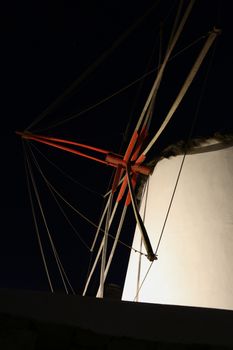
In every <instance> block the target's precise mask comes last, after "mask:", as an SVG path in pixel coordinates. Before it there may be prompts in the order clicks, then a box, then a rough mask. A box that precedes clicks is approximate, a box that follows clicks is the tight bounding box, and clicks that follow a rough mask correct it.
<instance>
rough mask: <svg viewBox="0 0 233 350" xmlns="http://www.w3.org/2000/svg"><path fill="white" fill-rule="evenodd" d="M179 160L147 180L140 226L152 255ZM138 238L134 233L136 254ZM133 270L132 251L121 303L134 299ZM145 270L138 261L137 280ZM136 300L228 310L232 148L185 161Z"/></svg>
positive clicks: (232, 272)
mask: <svg viewBox="0 0 233 350" xmlns="http://www.w3.org/2000/svg"><path fill="white" fill-rule="evenodd" d="M181 161H182V156H176V157H172V158H170V159H163V160H162V161H160V162H159V163H158V164H157V165H156V167H155V169H154V172H153V175H152V176H151V178H150V185H149V195H148V201H147V209H146V219H145V226H146V228H147V232H148V234H149V237H150V240H151V243H152V246H153V248H154V250H155V249H156V245H157V242H158V238H159V235H160V232H161V229H162V226H163V223H164V219H165V215H166V211H167V208H168V205H169V201H170V198H171V196H172V191H173V189H174V185H175V182H176V178H177V174H178V171H179V168H180V164H181ZM143 207H144V202H143V203H142V210H143ZM140 239H141V236H140V232H139V231H138V230H136V233H135V237H134V241H133V246H134V247H135V248H137V249H139V247H140ZM138 265H139V254H136V253H135V252H133V251H132V253H131V256H130V261H129V266H128V271H127V276H126V281H125V286H124V292H123V300H134V298H135V295H136V289H137V274H138ZM149 265H150V262H149V261H148V260H147V258H145V257H142V266H141V274H140V276H141V277H140V278H141V281H142V279H143V277H144V275H145V272H146V271H147V269H148V267H149ZM139 301H142V302H151V303H161V304H176V305H189V306H201V307H211V308H222V309H232V310H233V147H226V148H222V149H220V150H215V151H212V152H204V153H198V154H192V155H191V154H190V155H187V156H186V159H185V162H184V167H183V170H182V173H181V177H180V181H179V184H178V187H177V190H176V194H175V197H174V201H173V204H172V208H171V211H170V214H169V217H168V221H167V224H166V227H165V230H164V234H163V238H162V241H161V245H160V248H159V250H158V260H157V261H155V262H154V263H153V266H152V268H151V270H150V272H149V274H148V276H147V278H146V280H145V283H144V284H143V286H142V288H141V290H140V293H139Z"/></svg>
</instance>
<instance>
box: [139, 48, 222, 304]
mask: <svg viewBox="0 0 233 350" xmlns="http://www.w3.org/2000/svg"><path fill="white" fill-rule="evenodd" d="M215 50H216V44H215V45H214V49H213V52H212V56H211V59H210V61H209V65H208V68H207V72H206V75H205V79H204V82H203V85H202V88H201V92H200V96H199V99H198V102H197V106H196V110H195V113H194V117H193V121H192V124H191V127H190V130H189V133H188V136H187V139H186V142H185V143H186V145H187V144H188V143H189V141H190V139H191V137H192V134H193V130H194V127H195V124H196V122H197V119H198V115H199V112H200V106H201V102H202V99H203V97H204V91H205V89H206V84H207V80H208V76H209V72H210V68H211V65H212V63H213V57H214V54H215ZM186 156H187V148H186V149H185V152H184V155H183V157H182V161H181V164H180V169H179V172H178V176H177V179H176V183H175V187H174V189H173V193H172V196H171V200H170V203H169V206H168V210H167V213H166V216H165V221H164V224H163V227H162V230H161V233H160V237H159V240H158V243H157V247H156V250H155V254H158V250H159V246H160V243H161V240H162V237H163V234H164V229H165V226H166V222H167V219H168V215H169V213H170V210H171V206H172V203H173V200H174V196H175V192H176V189H177V186H178V182H179V179H180V175H181V171H182V169H183V166H184V161H185V158H186ZM153 262H154V261H152V262H151V264H150V265H149V267H148V269H147V271H146V274H145V276H144V278H143V280H142V282H141V284H140V286H139V287H138V288H137V292H136V295H135V297H134V301H137V300H138V296H139V292H140V290H141V288H142V286H143V284H144V283H145V280H146V278H147V276H148V274H149V272H150V269H151V267H152V265H153Z"/></svg>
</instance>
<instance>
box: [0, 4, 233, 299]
mask: <svg viewBox="0 0 233 350" xmlns="http://www.w3.org/2000/svg"><path fill="white" fill-rule="evenodd" d="M136 3H137V4H136ZM136 3H135V2H134V1H128V2H126V1H124V2H122V1H76V2H73V3H72V4H71V3H70V4H68V2H65V4H62V3H59V4H56V5H54V6H49V5H46V4H44V5H42V4H41V3H39V2H38V3H37V4H35V3H34V2H32V3H31V4H30V5H28V4H27V6H26V5H22V4H21V3H19V2H18V3H17V4H14V3H9V4H8V5H6V7H5V8H4V9H3V10H2V14H1V16H2V18H1V22H2V24H3V30H2V33H3V38H2V42H1V43H2V58H3V63H2V68H3V75H2V76H3V85H2V86H3V90H4V98H3V101H2V102H3V103H2V106H3V113H2V119H1V121H2V137H1V140H2V202H1V209H2V210H1V211H2V230H1V240H2V242H1V252H0V256H1V258H0V259H1V265H0V266H1V267H0V287H2V288H15V289H33V290H48V283H47V280H46V278H45V273H44V270H43V265H42V262H41V258H40V253H39V249H38V245H37V241H36V236H35V230H34V226H33V219H32V214H31V209H30V202H29V196H28V192H27V184H26V174H25V169H24V155H23V148H22V142H21V140H20V138H19V137H18V136H16V135H15V133H14V132H15V130H24V129H25V128H27V127H28V126H29V125H30V124H31V123H32V122H33V121H34V120H35V119H36V118H37V117H38V116H39V115H40V114H41V113H42V112H43V111H44V110H45V109H46V108H47V107H48V106H49V105H50V104H51V103H52V102H53V101H54V100H55V99H56V98H57V97H58V96H59V95H61V94H62V93H63V92H64V91H65V89H67V87H69V86H70V84H72V82H73V81H75V80H76V79H78V83H77V84H76V87H75V89H74V90H73V91H72V93H70V94H68V96H66V98H64V99H62V100H61V101H60V103H59V104H57V105H56V106H55V107H54V108H53V109H51V111H50V112H49V113H48V114H47V115H46V116H45V117H44V118H43V120H41V122H40V123H38V124H36V125H34V127H33V128H32V129H31V131H35V132H39V131H40V130H41V133H43V134H47V135H53V136H57V137H64V138H67V139H73V140H77V141H78V142H83V143H86V144H91V145H94V146H97V147H101V148H105V149H109V150H112V151H114V152H120V151H121V152H123V151H124V150H125V148H126V145H127V140H129V138H130V136H131V133H132V131H133V129H134V127H135V123H136V121H137V119H138V116H139V114H140V112H141V109H142V107H143V104H144V103H145V99H146V96H147V94H148V92H149V89H150V87H151V84H152V81H153V79H154V77H155V73H152V74H150V75H149V76H148V77H147V78H146V79H143V80H141V81H140V82H138V83H137V84H134V85H132V87H130V88H129V89H126V90H125V91H123V92H121V93H119V94H117V95H116V96H114V97H112V98H111V99H109V100H108V101H107V102H105V103H104V104H101V105H100V106H98V107H96V108H94V109H91V110H90V111H88V112H86V113H83V114H80V115H79V116H78V117H76V118H74V119H72V120H70V121H67V122H66V123H61V122H62V121H64V120H65V119H67V118H69V117H70V116H74V115H75V114H79V113H80V112H82V111H83V110H85V109H87V108H89V107H90V106H92V105H95V104H96V103H97V102H99V101H101V100H102V99H104V98H106V97H108V96H110V95H112V94H114V93H115V92H116V91H118V90H120V89H122V88H123V87H125V86H127V85H128V84H130V83H132V82H134V81H135V80H137V79H138V78H140V77H142V76H143V75H144V74H145V73H146V72H149V71H151V70H153V69H154V68H156V66H157V65H158V60H159V52H160V50H159V47H160V44H161V47H162V49H161V54H162V56H163V55H164V52H165V49H166V44H167V41H168V38H169V34H170V32H171V29H172V23H173V21H174V16H175V14H176V11H177V5H178V1H169V0H165V1H149V0H148V1H143V2H136ZM232 10H233V6H232V2H231V1H229V0H223V1H222V0H218V1H217V0H213V1H211V0H203V1H196V4H195V5H194V8H193V11H192V13H191V15H190V18H189V20H188V22H187V24H186V26H185V29H184V32H183V35H182V37H181V39H180V40H179V42H178V45H177V47H176V48H175V50H174V53H176V54H177V53H179V54H178V55H177V56H176V57H175V58H174V59H173V60H172V61H171V62H170V64H169V66H168V68H167V70H166V74H165V76H164V79H163V81H162V84H161V89H160V91H159V95H158V99H157V102H156V105H155V113H154V117H153V121H152V124H151V129H150V135H151V136H153V134H154V133H155V131H156V130H157V129H158V127H159V125H160V123H161V122H162V120H163V118H164V116H165V114H166V112H167V111H168V109H169V106H170V105H171V103H172V102H173V100H174V98H175V97H176V95H177V93H178V91H179V89H180V87H181V84H182V82H183V80H184V78H185V77H186V75H187V73H188V72H189V69H190V68H191V66H192V64H193V62H194V59H195V57H196V56H197V54H198V52H199V51H200V48H201V47H202V45H203V43H204V39H201V40H199V41H198V42H197V43H196V44H195V45H193V46H191V47H190V48H188V49H187V50H185V51H182V53H180V51H181V50H182V49H184V48H187V47H188V46H189V45H190V44H191V43H193V42H195V41H196V40H197V39H199V38H201V37H202V36H204V35H206V33H208V31H210V30H212V28H213V27H214V26H217V27H219V28H221V29H222V34H221V36H220V37H219V38H218V39H217V42H216V45H214V47H213V48H212V49H211V50H210V52H209V54H208V56H207V58H206V60H205V61H204V63H203V65H202V67H201V69H200V72H199V74H198V76H197V77H196V79H195V81H194V83H193V84H192V86H191V88H190V90H189V92H188V93H187V96H186V97H185V99H184V102H183V103H182V105H181V106H180V108H179V110H178V111H177V112H176V114H175V116H174V118H173V120H172V121H171V122H170V123H169V126H168V127H167V129H166V131H165V132H164V134H163V135H162V136H161V137H160V139H159V142H158V144H157V145H156V148H155V149H154V150H153V152H159V150H160V149H162V148H163V147H165V146H166V145H168V144H170V143H172V142H175V141H178V140H180V139H184V138H187V135H188V131H189V129H190V126H191V124H192V121H193V118H194V116H195V115H196V113H197V112H198V113H197V121H196V123H195V128H194V130H193V136H209V135H212V134H213V133H214V132H222V133H226V132H231V131H232V110H231V101H232V89H231V85H232V28H231V22H232V13H233V11H232ZM159 33H161V36H160V34H159ZM160 38H162V39H161V41H160ZM205 81H206V83H205ZM201 96H202V100H201V104H200V107H199V109H198V110H197V105H199V101H200V97H201ZM56 124H57V126H56ZM54 125H55V126H54ZM51 126H53V127H51ZM127 127H128V129H127ZM38 149H39V151H40V152H42V153H43V154H44V155H46V157H48V158H49V160H51V161H53V162H54V163H55V164H56V165H57V166H59V167H60V168H61V169H62V170H63V171H65V172H66V173H67V174H68V175H69V176H70V177H72V178H73V179H75V181H76V182H75V183H74V182H73V181H71V179H70V178H68V177H64V176H63V175H62V174H61V173H60V172H58V171H57V170H56V169H55V168H54V167H53V166H52V165H51V163H48V161H47V160H45V159H44V158H43V156H41V153H39V151H38V150H36V149H35V148H33V150H34V152H35V155H36V157H37V159H38V162H39V163H40V165H41V167H42V169H43V171H44V174H46V176H47V177H48V179H49V180H50V181H51V183H52V184H53V185H54V187H56V188H58V189H59V191H60V192H61V193H62V194H63V195H64V196H65V197H66V198H69V200H70V201H71V203H72V204H74V205H75V206H76V207H77V208H78V209H79V210H80V211H82V212H83V213H84V214H85V215H87V216H88V217H89V218H90V219H91V220H93V221H94V222H96V223H97V222H98V218H99V216H100V214H101V210H102V207H103V199H102V197H101V194H104V193H105V192H106V191H107V189H108V188H109V181H110V177H111V174H112V171H111V169H109V168H106V167H105V166H102V165H98V164H95V163H92V162H91V161H88V160H82V159H78V158H76V157H75V156H73V155H67V154H65V153H63V152H59V151H54V150H51V149H48V148H47V147H44V146H38ZM152 154H153V153H152ZM152 154H150V155H149V157H152ZM34 172H35V178H36V179H37V181H38V182H37V183H38V188H39V191H40V194H41V201H42V203H43V205H44V210H45V212H46V217H48V225H49V227H50V229H51V234H52V236H53V238H54V241H55V243H56V247H57V250H58V252H59V254H60V256H61V260H62V262H63V263H64V267H65V269H66V271H67V274H68V275H69V276H70V279H71V282H72V284H73V286H74V288H75V289H76V291H77V292H78V293H80V291H81V290H82V286H83V283H84V280H85V276H86V273H87V267H88V261H89V257H90V254H89V253H88V251H87V250H86V248H85V247H83V246H82V244H81V243H80V241H79V239H77V237H76V236H75V235H74V233H73V232H72V230H70V228H69V226H68V225H67V224H66V222H65V220H64V219H63V216H62V214H61V213H60V212H59V210H58V207H57V206H56V203H55V202H54V201H53V197H52V196H51V195H50V193H49V192H48V191H47V190H46V186H45V185H44V184H43V181H41V178H40V177H39V175H38V173H37V175H36V171H35V169H34ZM77 182H79V183H81V184H82V185H83V186H87V187H88V188H89V189H92V190H93V191H95V192H98V193H92V192H90V191H87V190H85V189H84V188H83V187H81V186H80V185H78V184H77ZM64 210H65V209H64ZM130 211H131V209H129V219H128V221H127V222H126V224H125V227H124V228H123V232H122V240H123V241H124V242H127V243H129V244H130V242H131V240H132V230H133V226H134V224H133V221H132V213H131V212H130ZM66 213H67V214H68V215H69V217H71V220H72V223H73V224H74V226H75V227H76V228H77V231H78V232H79V233H80V235H81V236H82V237H83V239H85V240H86V242H87V243H88V244H90V242H91V240H92V238H93V235H94V233H95V229H94V228H92V227H91V226H90V225H89V224H86V223H85V222H84V221H83V220H82V219H80V218H78V219H77V218H76V217H74V215H73V214H72V212H71V211H70V210H69V209H67V208H66ZM113 233H114V232H113ZM42 239H43V240H44V244H45V251H46V254H47V257H48V264H49V266H50V269H51V273H52V275H53V281H54V286H55V289H56V290H59V291H60V290H61V289H62V286H61V283H60V282H58V273H57V270H56V267H55V264H54V259H53V258H52V257H51V256H52V255H51V251H50V249H49V248H48V241H46V239H47V238H46V235H45V232H42ZM128 254H129V249H128V248H125V247H123V246H120V247H119V248H118V251H117V256H116V259H115V261H114V263H113V268H112V270H111V271H110V276H109V279H108V281H109V282H113V283H118V284H120V285H122V284H123V280H124V276H125V268H126V262H127V257H128ZM95 287H96V282H93V285H92V286H91V289H90V294H91V293H94V292H93V291H94V290H95Z"/></svg>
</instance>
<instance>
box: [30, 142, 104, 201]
mask: <svg viewBox="0 0 233 350" xmlns="http://www.w3.org/2000/svg"><path fill="white" fill-rule="evenodd" d="M31 145H32V146H33V147H34V148H35V149H36V151H37V152H38V153H40V155H41V156H42V157H43V158H44V159H46V161H47V162H48V163H50V164H51V165H52V166H53V167H54V168H56V169H57V170H58V171H59V172H60V173H61V174H62V175H64V176H65V177H67V178H68V179H70V180H71V181H72V182H74V183H75V184H77V185H79V186H80V187H82V188H83V189H85V190H87V191H89V192H90V193H93V194H96V195H98V196H100V197H102V198H104V195H103V194H101V193H99V192H97V191H95V190H93V189H91V188H89V187H87V186H86V185H84V184H82V183H81V182H79V181H77V180H76V179H74V178H73V177H72V176H71V175H69V174H67V173H66V172H65V171H64V170H62V169H61V168H60V167H59V166H58V165H56V164H55V163H54V162H53V161H51V160H50V159H49V158H48V157H47V156H45V155H44V154H43V153H42V152H41V151H40V150H39V148H38V147H37V146H36V145H34V143H31Z"/></svg>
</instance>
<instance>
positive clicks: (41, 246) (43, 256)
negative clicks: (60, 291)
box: [23, 143, 54, 293]
mask: <svg viewBox="0 0 233 350" xmlns="http://www.w3.org/2000/svg"><path fill="white" fill-rule="evenodd" d="M23 148H24V161H25V171H26V181H27V188H28V193H29V199H30V204H31V209H32V215H33V221H34V225H35V229H36V237H37V241H38V245H39V249H40V253H41V257H42V261H43V265H44V268H45V273H46V277H47V280H48V283H49V288H50V290H51V292H52V293H54V288H53V285H52V281H51V277H50V274H49V270H48V265H47V262H46V258H45V254H44V249H43V245H42V242H41V239H40V233H39V228H38V223H37V220H36V214H35V208H34V204H33V200H32V191H31V186H30V182H29V169H28V166H29V163H28V159H27V154H26V150H25V145H24V143H23Z"/></svg>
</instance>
